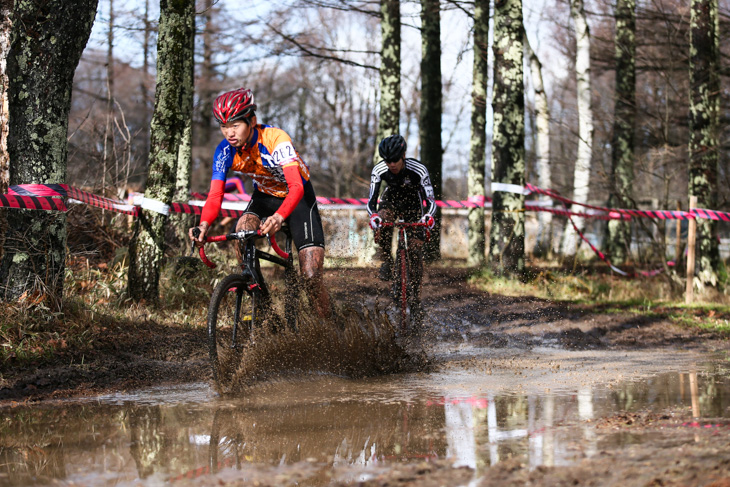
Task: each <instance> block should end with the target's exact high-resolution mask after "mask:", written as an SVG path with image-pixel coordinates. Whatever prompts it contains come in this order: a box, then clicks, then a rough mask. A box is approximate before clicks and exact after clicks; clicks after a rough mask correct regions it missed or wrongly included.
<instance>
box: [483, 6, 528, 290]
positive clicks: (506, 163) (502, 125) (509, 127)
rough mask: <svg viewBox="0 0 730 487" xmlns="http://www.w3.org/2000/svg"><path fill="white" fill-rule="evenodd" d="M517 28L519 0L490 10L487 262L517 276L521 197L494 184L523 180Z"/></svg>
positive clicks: (521, 257) (521, 250)
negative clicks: (491, 59) (489, 225)
mask: <svg viewBox="0 0 730 487" xmlns="http://www.w3.org/2000/svg"><path fill="white" fill-rule="evenodd" d="M522 29H523V28H522V1H521V0H505V1H502V2H497V4H496V5H495V9H494V46H493V49H494V93H493V95H492V110H493V112H494V128H493V139H492V188H493V194H492V198H493V202H492V228H491V230H490V235H489V260H490V265H491V267H492V269H493V270H494V272H496V273H497V274H499V275H515V276H520V277H521V276H522V275H523V274H524V270H525V213H524V209H525V196H524V194H522V193H520V192H510V191H509V190H510V189H511V188H510V187H502V188H500V187H498V186H495V183H497V185H499V184H509V185H516V186H518V187H522V186H524V184H525V112H524V108H525V100H524V91H525V90H524V84H523V83H524V81H523V71H522V63H523V46H522ZM495 189H496V190H495ZM505 190H507V191H505Z"/></svg>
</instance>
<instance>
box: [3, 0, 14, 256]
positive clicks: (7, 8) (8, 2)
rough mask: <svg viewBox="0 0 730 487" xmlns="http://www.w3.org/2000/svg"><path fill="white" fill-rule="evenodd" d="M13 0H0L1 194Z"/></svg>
mask: <svg viewBox="0 0 730 487" xmlns="http://www.w3.org/2000/svg"><path fill="white" fill-rule="evenodd" d="M12 12H13V0H0V194H4V193H7V192H8V186H9V181H10V174H9V172H8V171H9V169H10V157H8V73H7V59H8V51H9V50H10V29H11V27H12V25H13V24H12V22H11V20H10V14H11V13H12ZM7 211H8V210H6V209H5V208H0V261H1V260H2V257H3V245H4V242H5V233H6V232H7V230H8V220H7V215H6V212H7Z"/></svg>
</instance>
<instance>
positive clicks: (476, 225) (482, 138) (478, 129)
mask: <svg viewBox="0 0 730 487" xmlns="http://www.w3.org/2000/svg"><path fill="white" fill-rule="evenodd" d="M488 44H489V1H488V0H476V2H475V4H474V68H473V71H472V78H473V80H472V101H471V103H472V106H471V143H470V147H469V176H468V177H469V179H468V182H467V184H468V192H469V198H472V199H473V200H483V199H484V169H485V161H484V159H485V150H486V145H487V134H486V125H487V79H488V77H489V74H488V70H487V57H488V52H487V49H488ZM468 219H469V257H468V260H467V262H468V264H469V265H472V266H479V267H481V266H483V265H484V260H485V256H484V252H485V247H486V244H485V235H484V207H483V206H479V207H476V208H469V216H468Z"/></svg>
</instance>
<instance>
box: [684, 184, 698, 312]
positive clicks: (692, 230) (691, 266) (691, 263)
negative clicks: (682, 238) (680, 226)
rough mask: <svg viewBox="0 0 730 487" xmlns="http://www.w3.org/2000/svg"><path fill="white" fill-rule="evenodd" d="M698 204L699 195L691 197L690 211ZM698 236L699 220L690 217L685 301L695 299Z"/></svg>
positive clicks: (689, 301) (688, 302) (690, 301)
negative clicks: (696, 243) (696, 242)
mask: <svg viewBox="0 0 730 487" xmlns="http://www.w3.org/2000/svg"><path fill="white" fill-rule="evenodd" d="M696 206H697V196H690V197H689V211H692V210H694V209H695V207H696ZM696 237H697V222H696V221H695V219H694V218H690V219H689V231H688V232H687V291H686V296H685V302H686V303H687V304H690V303H692V300H693V299H694V280H695V241H696Z"/></svg>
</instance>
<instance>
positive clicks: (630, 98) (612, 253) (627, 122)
mask: <svg viewBox="0 0 730 487" xmlns="http://www.w3.org/2000/svg"><path fill="white" fill-rule="evenodd" d="M635 11H636V2H635V0H618V1H617V3H616V15H615V16H616V36H615V39H616V41H615V43H616V45H615V59H616V94H615V102H614V122H613V144H612V145H613V152H612V157H611V181H610V183H611V186H610V196H609V200H608V206H609V207H611V208H633V207H634V204H633V183H634V130H635V120H636V13H635ZM630 246H631V226H630V223H629V222H628V221H626V220H611V221H609V222H608V225H607V238H606V252H607V253H608V255H609V257H610V258H611V261H612V262H613V263H615V264H619V263H623V262H624V261H626V259H627V258H628V257H629V249H630Z"/></svg>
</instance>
